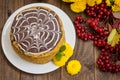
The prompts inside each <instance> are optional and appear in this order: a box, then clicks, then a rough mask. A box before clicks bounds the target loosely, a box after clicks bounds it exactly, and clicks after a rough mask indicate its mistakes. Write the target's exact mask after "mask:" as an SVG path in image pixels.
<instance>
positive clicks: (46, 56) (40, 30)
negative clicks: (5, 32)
mask: <svg viewBox="0 0 120 80" xmlns="http://www.w3.org/2000/svg"><path fill="white" fill-rule="evenodd" d="M10 39H11V43H12V46H13V48H14V50H15V51H16V52H17V54H19V55H20V57H22V58H23V59H25V60H27V61H30V62H33V63H47V62H48V61H50V60H51V59H52V58H53V57H54V56H55V55H56V53H57V51H58V50H59V48H60V47H61V45H62V44H63V43H64V42H65V33H64V29H63V24H62V22H61V19H60V17H59V16H58V15H57V14H56V13H55V12H54V11H53V10H51V9H49V8H46V7H40V6H36V7H30V8H27V9H25V10H23V11H21V12H19V13H18V14H17V15H16V16H15V18H14V21H13V23H12V27H11V33H10Z"/></svg>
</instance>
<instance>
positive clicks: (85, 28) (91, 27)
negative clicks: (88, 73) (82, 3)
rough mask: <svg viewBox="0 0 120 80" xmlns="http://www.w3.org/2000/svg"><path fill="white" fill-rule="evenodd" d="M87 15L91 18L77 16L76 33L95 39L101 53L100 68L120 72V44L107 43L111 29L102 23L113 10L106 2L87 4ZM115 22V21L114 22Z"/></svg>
mask: <svg viewBox="0 0 120 80" xmlns="http://www.w3.org/2000/svg"><path fill="white" fill-rule="evenodd" d="M86 13H87V16H88V17H90V18H82V17H81V16H77V17H76V19H75V21H74V24H75V27H76V33H77V35H78V37H79V38H80V39H82V40H85V41H87V40H93V41H94V45H95V46H97V47H98V48H99V49H100V51H101V53H100V56H99V58H98V60H97V65H98V67H99V69H100V70H102V71H107V72H114V73H116V72H120V65H118V64H117V61H120V44H118V45H116V46H114V47H112V46H111V45H108V43H107V37H108V35H109V31H108V30H106V29H105V27H104V25H105V24H102V25H101V24H100V23H101V22H102V19H105V18H110V16H111V15H112V13H111V10H110V9H109V8H108V7H107V6H106V4H105V2H103V3H101V4H100V5H95V6H94V7H89V6H87V9H86ZM113 24H114V23H113Z"/></svg>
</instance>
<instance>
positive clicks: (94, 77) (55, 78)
mask: <svg viewBox="0 0 120 80" xmlns="http://www.w3.org/2000/svg"><path fill="white" fill-rule="evenodd" d="M30 3H49V4H52V5H55V6H57V7H58V8H60V9H62V10H63V11H64V12H65V13H66V14H67V15H68V16H69V17H70V19H71V20H72V21H74V19H75V17H76V16H77V15H83V14H76V13H73V12H72V11H71V10H70V4H68V3H64V2H62V0H0V16H1V17H0V39H1V34H2V29H3V27H4V24H5V22H6V20H7V19H8V17H9V16H10V15H11V14H12V13H13V12H14V11H15V10H17V9H18V8H20V7H22V6H24V5H27V4H30ZM98 55H99V50H98V49H97V48H96V47H95V46H94V45H93V42H92V41H87V42H84V41H82V40H80V39H78V38H76V45H75V48H74V55H73V56H72V57H71V58H70V60H73V59H77V60H79V61H80V62H81V64H82V70H81V72H80V73H79V74H77V75H75V76H71V75H69V74H68V73H67V71H66V66H64V67H61V68H59V69H57V70H55V71H53V72H50V73H47V74H43V75H34V74H28V73H25V72H22V71H20V70H19V69H17V68H15V67H14V66H13V65H12V64H11V63H10V62H9V61H8V60H7V58H6V57H5V55H4V53H3V50H2V47H1V43H0V80H120V73H118V74H112V73H106V72H101V71H99V69H98V68H97V66H96V60H97V57H98Z"/></svg>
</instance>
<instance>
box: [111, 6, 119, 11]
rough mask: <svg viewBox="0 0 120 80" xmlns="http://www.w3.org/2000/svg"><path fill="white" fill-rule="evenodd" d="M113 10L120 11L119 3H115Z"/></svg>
mask: <svg viewBox="0 0 120 80" xmlns="http://www.w3.org/2000/svg"><path fill="white" fill-rule="evenodd" d="M112 11H114V12H118V11H120V7H119V6H117V5H113V6H112Z"/></svg>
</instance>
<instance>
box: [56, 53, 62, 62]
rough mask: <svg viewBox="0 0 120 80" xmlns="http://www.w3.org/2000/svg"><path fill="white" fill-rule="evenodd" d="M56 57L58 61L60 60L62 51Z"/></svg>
mask: <svg viewBox="0 0 120 80" xmlns="http://www.w3.org/2000/svg"><path fill="white" fill-rule="evenodd" d="M55 57H56V60H57V61H60V60H61V58H62V54H61V53H60V52H58V53H57V54H56V56H55Z"/></svg>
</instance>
